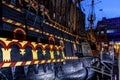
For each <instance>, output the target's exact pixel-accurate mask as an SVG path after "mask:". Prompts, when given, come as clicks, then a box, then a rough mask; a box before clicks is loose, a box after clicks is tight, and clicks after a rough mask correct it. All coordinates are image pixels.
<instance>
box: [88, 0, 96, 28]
mask: <svg viewBox="0 0 120 80" xmlns="http://www.w3.org/2000/svg"><path fill="white" fill-rule="evenodd" d="M95 19H96V17H95V10H94V0H92V4H91V8H90V12H89V16H88V21H89V23H90V29H92V28H93V24H94V21H95Z"/></svg>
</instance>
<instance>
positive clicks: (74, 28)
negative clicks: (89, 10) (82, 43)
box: [73, 0, 76, 32]
mask: <svg viewBox="0 0 120 80" xmlns="http://www.w3.org/2000/svg"><path fill="white" fill-rule="evenodd" d="M73 30H74V32H76V0H74V27H73Z"/></svg>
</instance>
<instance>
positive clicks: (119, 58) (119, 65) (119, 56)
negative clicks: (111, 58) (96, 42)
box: [118, 45, 120, 80]
mask: <svg viewBox="0 0 120 80" xmlns="http://www.w3.org/2000/svg"><path fill="white" fill-rule="evenodd" d="M118 69H119V74H118V75H119V79H118V80H120V45H119V54H118Z"/></svg>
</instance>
